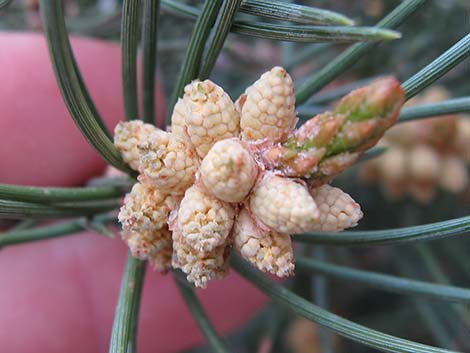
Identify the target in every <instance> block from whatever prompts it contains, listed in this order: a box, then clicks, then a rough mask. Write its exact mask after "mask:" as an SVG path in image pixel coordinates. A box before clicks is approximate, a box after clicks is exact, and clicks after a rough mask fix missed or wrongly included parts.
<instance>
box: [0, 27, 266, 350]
mask: <svg viewBox="0 0 470 353" xmlns="http://www.w3.org/2000/svg"><path fill="white" fill-rule="evenodd" d="M72 44H73V47H74V49H75V54H76V56H77V61H78V64H79V67H80V69H81V70H82V74H83V77H84V80H85V82H86V84H87V86H88V87H89V89H90V93H91V96H92V98H93V100H94V101H95V103H96V105H97V107H98V110H99V112H100V113H101V115H102V117H103V119H104V120H105V121H106V123H107V125H108V127H109V128H110V129H112V128H113V127H114V125H115V124H116V123H117V122H118V121H119V120H120V119H121V118H122V117H123V108H122V98H121V97H122V93H121V79H120V49H119V47H118V46H117V45H114V44H109V43H106V42H101V41H96V40H89V39H78V38H75V39H74V40H73V43H72ZM0 48H2V50H0V77H1V80H2V84H1V85H0V131H1V132H2V134H1V136H2V138H1V139H0V182H2V183H14V184H25V185H46V186H72V185H81V184H83V182H85V181H86V180H87V179H89V178H90V177H92V176H95V175H98V174H100V173H101V172H103V170H104V168H105V163H104V162H103V161H102V160H101V158H100V157H99V156H98V155H97V154H96V153H95V152H94V151H93V149H92V148H90V147H89V146H88V145H87V144H86V142H85V140H84V139H83V138H82V137H81V135H80V133H79V131H78V130H77V129H76V127H75V126H74V124H73V122H72V119H71V118H70V117H69V114H68V112H67V110H66V108H65V106H64V104H63V102H62V98H61V96H60V93H59V90H58V88H57V85H56V83H55V80H54V77H53V73H52V69H51V65H50V62H49V58H48V53H47V49H46V46H45V41H44V39H43V38H42V36H40V35H36V34H11V33H8V34H7V33H3V34H0ZM157 101H158V102H159V104H158V107H159V109H158V114H157V117H158V119H162V118H163V113H162V112H163V109H164V107H163V104H162V101H163V100H162V99H161V96H160V95H158V94H157ZM125 257H126V248H125V246H124V244H123V243H122V241H121V240H120V239H119V237H118V236H117V237H115V238H114V239H110V238H105V237H103V236H100V235H97V234H94V233H92V232H82V233H80V234H78V235H73V236H68V237H64V238H58V239H54V240H48V241H42V242H37V243H29V244H25V245H19V246H12V247H9V248H5V249H2V250H1V251H0V288H1V290H0V308H1V315H0V346H1V347H2V351H5V352H15V353H23V352H24V353H26V352H28V353H29V352H48V353H55V352H57V353H58V352H61V353H63V352H72V353H82V352H83V353H85V352H87V353H88V352H92V353H97V352H98V353H99V352H107V351H108V344H109V337H110V332H111V326H112V321H113V316H114V310H115V306H116V303H117V296H118V292H119V286H120V279H121V274H122V269H123V267H124V262H125ZM198 295H199V297H200V299H201V301H202V303H203V305H204V307H205V308H206V310H207V312H208V314H209V316H210V318H211V320H212V321H213V323H214V324H215V325H216V327H217V330H218V331H219V332H221V333H227V332H230V331H232V330H233V329H235V328H237V327H239V326H240V325H241V324H243V323H244V322H245V321H246V320H247V319H249V318H251V317H252V316H253V315H254V314H255V313H256V311H257V309H259V308H260V307H261V306H262V305H263V303H264V302H265V301H266V298H265V296H264V295H262V294H261V293H260V292H259V291H257V290H256V289H254V288H253V287H252V286H251V285H249V284H248V283H247V282H245V281H244V280H242V279H241V278H239V277H238V276H237V275H236V274H231V275H230V276H229V277H228V278H227V279H225V280H222V281H214V283H211V284H210V285H209V288H208V289H207V290H201V291H199V292H198ZM201 342H203V338H202V336H201V335H200V333H199V330H198V329H197V327H196V325H195V323H194V321H193V319H192V317H191V315H190V313H189V311H188V310H187V308H186V307H185V304H184V302H183V300H182V298H181V297H180V295H179V293H178V289H177V288H176V287H175V285H174V283H173V279H172V277H171V275H167V276H161V275H159V274H156V273H154V272H152V271H151V270H150V269H148V272H147V276H146V279H145V285H144V293H143V298H142V306H141V312H140V321H139V335H138V347H139V352H142V353H146V352H152V353H170V352H176V351H178V350H180V349H183V348H187V347H190V346H192V345H195V344H200V343H201Z"/></svg>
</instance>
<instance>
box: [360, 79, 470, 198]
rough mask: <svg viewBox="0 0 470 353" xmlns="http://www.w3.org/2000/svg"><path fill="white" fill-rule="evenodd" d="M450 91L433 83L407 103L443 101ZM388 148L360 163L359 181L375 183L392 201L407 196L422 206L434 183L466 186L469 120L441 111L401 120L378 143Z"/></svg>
mask: <svg viewBox="0 0 470 353" xmlns="http://www.w3.org/2000/svg"><path fill="white" fill-rule="evenodd" d="M448 98H449V94H448V93H447V91H446V90H445V89H444V88H443V87H439V86H436V87H432V88H430V89H428V90H426V91H425V92H424V93H423V94H421V95H420V96H417V97H416V98H414V99H413V100H412V101H410V102H409V103H410V105H413V104H426V103H435V102H437V101H443V100H446V99H448ZM380 146H383V147H386V148H387V151H386V153H384V154H383V155H382V156H380V157H379V158H375V159H373V160H371V161H368V162H367V163H365V164H364V165H363V166H362V168H361V170H360V176H361V179H362V180H363V181H364V182H366V183H370V184H379V185H380V187H381V189H382V190H383V192H384V194H385V195H386V196H387V197H388V198H389V199H392V200H397V199H401V198H403V197H404V196H405V195H410V196H411V197H412V198H413V200H415V201H417V202H419V203H422V204H427V203H430V202H431V201H432V200H433V199H434V196H435V194H436V191H437V189H438V187H440V188H442V189H443V190H445V191H447V192H451V193H455V194H458V193H461V192H463V191H464V190H465V188H467V187H468V185H469V180H470V177H469V173H468V166H469V165H470V119H469V118H468V117H465V116H460V117H459V116H456V115H445V116H440V117H436V118H432V119H425V120H417V121H412V122H408V123H405V124H400V125H398V126H395V127H393V128H392V129H390V130H389V131H388V132H387V133H386V134H385V136H384V138H383V139H382V140H381V141H380Z"/></svg>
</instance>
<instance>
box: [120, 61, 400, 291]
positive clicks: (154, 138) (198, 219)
mask: <svg viewBox="0 0 470 353" xmlns="http://www.w3.org/2000/svg"><path fill="white" fill-rule="evenodd" d="M403 102H404V95H403V90H402V89H401V87H400V85H399V83H398V82H397V81H396V80H395V79H393V78H385V79H382V80H379V81H376V82H374V83H372V84H371V85H369V86H366V87H364V88H361V89H358V90H356V91H353V92H351V93H350V94H349V95H347V96H346V97H344V98H343V99H342V100H341V101H340V102H339V103H338V104H337V105H336V106H335V108H334V109H333V110H332V111H329V112H325V113H323V114H320V115H318V116H315V117H313V118H312V119H310V120H309V121H307V122H306V123H305V124H304V125H302V126H301V127H300V128H298V129H295V126H296V123H297V116H296V111H295V95H294V87H293V82H292V79H291V77H290V76H289V74H288V73H287V72H286V70H284V69H283V68H281V67H274V68H273V69H271V70H270V71H268V72H266V73H264V74H263V75H262V76H261V77H260V78H259V79H258V80H257V81H256V82H255V83H253V84H252V85H251V86H250V87H248V88H247V89H246V91H245V93H244V94H242V95H241V96H240V97H239V98H238V100H237V101H236V102H235V103H234V102H233V101H232V99H231V98H230V97H229V95H228V94H227V93H226V92H224V90H223V89H222V88H221V87H219V86H217V85H216V84H215V83H213V82H212V81H209V80H205V81H199V80H195V81H193V82H191V83H190V84H188V85H187V86H186V87H185V90H184V96H183V97H182V98H180V99H179V100H178V102H177V104H176V105H175V107H174V110H173V114H172V118H171V128H170V129H169V131H163V130H160V129H158V128H156V127H155V126H153V125H149V124H144V123H142V122H140V121H129V122H123V123H120V124H119V125H118V126H117V127H116V129H115V145H116V147H117V148H118V149H119V151H120V152H121V154H122V157H123V159H124V161H126V162H127V163H128V164H129V165H130V166H131V167H132V168H133V169H135V170H137V171H138V172H139V177H138V182H137V183H136V184H135V185H134V187H133V188H132V190H131V192H130V193H129V194H127V195H126V197H125V199H124V205H123V206H122V208H121V210H120V213H119V220H120V222H121V224H122V237H123V239H124V240H125V242H126V243H127V245H128V246H129V248H130V250H131V252H132V254H133V255H134V256H135V257H138V258H140V259H148V260H149V262H150V263H151V264H152V266H153V268H154V269H155V270H158V271H161V272H165V271H167V270H168V269H169V268H171V267H173V268H179V269H181V270H182V271H183V272H184V273H185V274H186V275H187V279H188V281H190V282H192V283H194V285H196V286H198V287H206V285H207V283H208V281H209V280H211V279H216V278H223V277H224V276H225V275H226V274H227V271H228V258H229V255H230V252H231V249H235V250H236V251H238V252H239V253H240V254H241V256H242V257H243V258H245V259H246V260H247V261H249V262H251V263H252V264H253V265H255V266H256V267H258V268H259V269H260V270H262V271H264V272H268V273H272V274H274V275H277V276H279V277H284V276H289V275H291V274H292V273H293V271H294V255H293V249H292V244H291V238H290V237H291V234H295V233H302V232H310V231H341V230H343V229H345V228H349V227H353V226H355V225H356V224H357V222H358V221H359V219H360V218H361V217H362V212H361V210H360V207H359V205H358V204H357V203H356V202H354V200H353V199H352V198H351V197H350V196H349V195H348V194H346V193H344V192H343V191H341V190H340V189H338V188H335V187H332V186H330V185H328V182H329V181H330V180H331V179H332V178H333V177H335V176H336V175H337V174H339V173H340V172H341V171H342V170H344V169H345V168H347V167H349V166H350V165H351V164H353V163H354V162H355V161H356V159H357V158H358V156H359V155H360V154H361V153H362V152H364V151H365V150H367V149H368V148H370V147H372V146H373V145H375V144H376V143H377V141H378V140H379V139H380V137H381V136H382V135H383V133H384V131H385V130H386V129H388V128H389V127H390V126H391V125H393V123H394V122H395V121H396V119H397V117H398V114H399V111H400V108H401V106H402V104H403Z"/></svg>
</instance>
